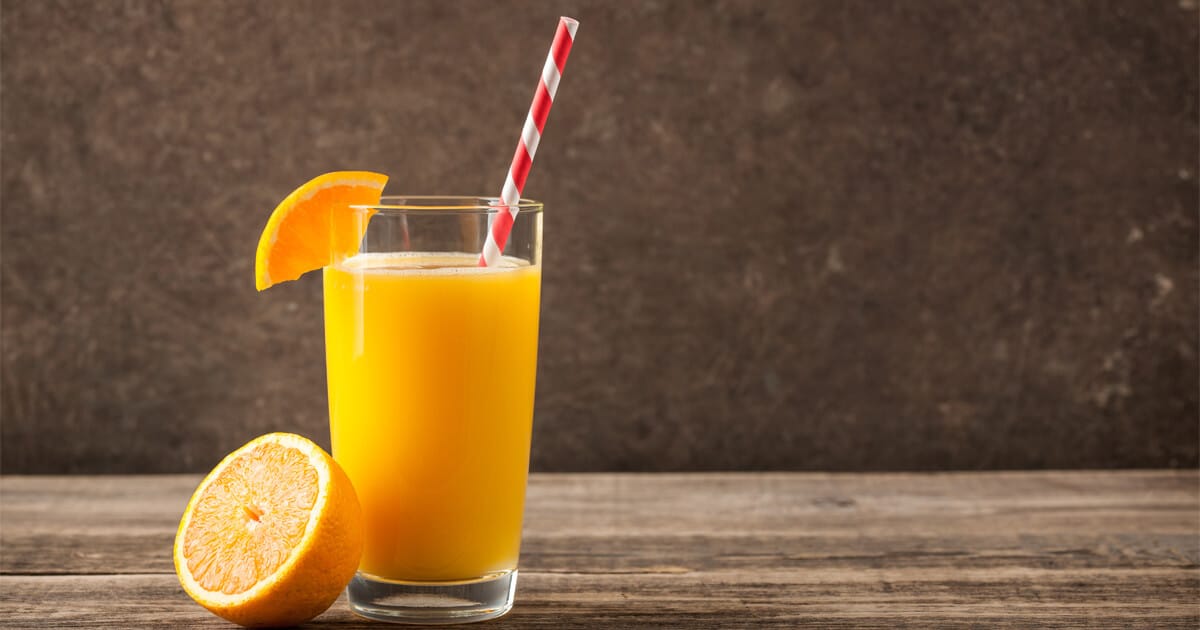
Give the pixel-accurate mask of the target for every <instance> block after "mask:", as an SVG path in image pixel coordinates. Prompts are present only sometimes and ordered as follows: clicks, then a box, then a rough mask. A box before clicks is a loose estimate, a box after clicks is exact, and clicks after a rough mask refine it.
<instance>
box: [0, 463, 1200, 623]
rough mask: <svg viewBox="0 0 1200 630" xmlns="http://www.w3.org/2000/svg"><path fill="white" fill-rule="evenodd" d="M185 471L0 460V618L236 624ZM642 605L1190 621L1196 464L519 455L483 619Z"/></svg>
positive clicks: (732, 611)
mask: <svg viewBox="0 0 1200 630" xmlns="http://www.w3.org/2000/svg"><path fill="white" fill-rule="evenodd" d="M199 480H200V478H199V477H198V476H132V477H14V476H10V477H4V478H0V626H5V627H47V628H76V627H104V628H141V627H145V628H167V627H170V628H192V627H197V628H199V627H204V628H209V627H212V628H217V627H232V626H230V624H227V623H226V622H224V621H222V620H220V619H218V618H216V617H214V616H212V615H210V614H209V613H208V612H207V611H205V610H204V609H202V608H200V607H199V606H198V605H196V604H194V603H193V602H192V601H191V600H190V599H188V596H187V595H186V594H184V592H183V590H182V589H181V588H180V587H179V584H178V582H177V581H176V578H175V573H174V569H173V567H172V561H171V543H172V539H173V537H174V535H175V527H176V525H177V523H178V519H179V516H180V514H181V513H182V511H183V507H184V504H185V503H186V501H187V499H188V497H189V496H190V494H191V492H192V490H193V489H194V488H195V486H196V484H197V483H198V482H199ZM322 626H331V627H338V628H380V627H385V626H382V625H381V624H377V623H373V622H368V621H364V620H360V619H358V618H357V617H355V616H353V615H352V614H351V613H350V611H349V609H348V608H347V606H346V603H345V601H344V598H343V599H342V600H340V601H338V602H337V603H336V604H334V605H333V607H332V608H330V609H329V610H328V611H327V612H326V613H325V614H323V615H321V616H320V617H318V618H317V619H316V620H314V621H312V622H310V623H309V624H308V627H322ZM655 626H666V627H688V628H710V627H712V628H716V627H721V628H727V627H756V628H765V627H779V628H794V627H798V626H811V627H823V628H830V627H833V628H843V627H919V628H935V627H962V626H967V627H974V626H977V627H1030V626H1037V627H1078V628H1098V627H1114V628H1115V627H1121V628H1127V627H1154V628H1196V627H1198V626H1200V475H1198V474H1197V471H1128V472H1005V473H953V474H946V473H942V474H837V475H830V474H799V473H796V474H793V473H762V474H756V473H737V474H724V473H722V474H570V475H561V474H559V475H547V474H538V475H534V476H533V478H532V479H531V481H530V486H529V499H528V508H527V518H526V526H525V539H524V547H523V549H522V553H521V577H520V585H519V587H518V589H517V604H516V607H515V608H514V609H513V611H512V612H511V613H509V614H508V615H507V616H506V617H504V618H502V619H499V620H497V621H492V622H488V623H487V624H486V625H485V626H483V627H491V628H527V627H539V628H543V627H544V628H597V627H612V628H631V627H655Z"/></svg>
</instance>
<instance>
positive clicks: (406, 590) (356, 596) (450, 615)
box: [346, 570, 517, 624]
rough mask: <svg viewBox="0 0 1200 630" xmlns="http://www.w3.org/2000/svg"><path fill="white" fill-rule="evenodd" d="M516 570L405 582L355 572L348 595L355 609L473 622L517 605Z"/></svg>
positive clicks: (412, 619) (394, 617)
mask: <svg viewBox="0 0 1200 630" xmlns="http://www.w3.org/2000/svg"><path fill="white" fill-rule="evenodd" d="M516 592H517V572H516V571H515V570H513V571H505V572H503V573H496V574H494V575H489V576H486V577H482V578H479V579H478V580H468V581H462V582H405V581H401V580H385V579H383V578H380V577H376V576H374V575H368V574H366V573H362V572H359V573H356V574H355V575H354V579H352V580H350V585H349V586H347V587H346V595H347V597H348V598H349V600H350V609H351V610H353V611H354V613H355V614H356V615H359V616H362V617H366V618H367V619H374V620H376V621H390V622H392V623H412V624H450V623H471V622H473V621H486V620H488V619H495V618H496V617H499V616H501V615H503V614H504V613H506V612H508V611H509V610H512V605H513V595H514V594H515V593H516Z"/></svg>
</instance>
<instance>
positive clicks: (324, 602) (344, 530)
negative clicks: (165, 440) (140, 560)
mask: <svg viewBox="0 0 1200 630" xmlns="http://www.w3.org/2000/svg"><path fill="white" fill-rule="evenodd" d="M362 547H363V523H362V510H361V508H360V506H359V503H358V497H357V495H356V494H355V493H354V487H353V486H352V485H351V483H350V478H349V477H347V476H346V473H345V472H344V471H343V470H342V469H341V467H340V466H338V464H337V463H336V462H334V461H333V458H332V457H330V456H329V454H328V453H326V452H325V451H324V450H322V449H321V447H319V446H317V445H316V444H314V443H312V442H311V441H309V440H307V439H305V438H303V437H301V436H299V435H295V434H292V433H271V434H268V435H264V436H262V437H259V438H256V439H254V440H251V441H250V442H249V443H247V444H246V445H245V446H243V447H241V448H239V449H237V450H236V451H234V452H233V453H230V454H229V455H228V456H227V457H225V459H223V460H222V461H221V463H220V464H217V467H216V468H214V469H213V470H212V472H210V473H209V474H208V476H207V477H205V478H204V481H202V482H200V486H199V487H197V488H196V492H195V494H193V495H192V499H191V501H189V502H188V505H187V509H186V510H184V513H183V518H182V519H181V520H180V522H179V531H178V532H177V533H176V535H175V553H174V557H175V573H176V574H177V575H178V576H179V582H180V584H181V585H182V586H183V589H184V590H185V591H187V594H188V595H190V596H191V597H192V599H194V600H196V602H197V603H199V604H200V605H201V606H204V607H205V608H207V609H208V610H209V611H211V612H213V613H214V614H216V615H218V616H220V617H223V618H225V619H228V620H229V621H232V622H234V623H237V624H241V625H243V626H247V627H279V626H289V625H295V624H298V623H303V622H305V621H308V620H309V619H312V618H313V617H316V616H317V615H319V614H321V613H322V612H324V611H325V609H327V608H329V606H330V604H332V603H333V602H334V600H336V599H337V598H338V595H339V594H341V592H342V589H343V588H345V586H346V584H347V583H348V582H349V581H350V578H352V577H353V576H354V572H355V570H357V568H358V561H359V558H360V556H361V554H362Z"/></svg>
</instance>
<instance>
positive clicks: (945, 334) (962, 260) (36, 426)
mask: <svg viewBox="0 0 1200 630" xmlns="http://www.w3.org/2000/svg"><path fill="white" fill-rule="evenodd" d="M560 14H566V15H572V16H574V17H577V18H579V20H580V21H581V23H582V26H581V28H580V31H579V39H578V44H577V46H576V48H575V49H574V52H573V53H572V56H571V62H570V66H569V67H568V70H567V73H566V75H565V78H564V81H563V84H562V88H561V90H560V92H559V94H560V98H559V100H558V102H557V103H556V105H555V108H554V112H553V114H552V115H551V117H550V124H549V126H548V128H547V132H546V135H545V138H544V140H543V142H542V144H541V148H540V150H539V152H538V161H537V164H536V165H535V167H534V170H533V174H532V176H531V177H530V181H529V185H528V187H527V189H526V193H527V194H528V195H529V196H531V197H534V198H538V199H542V200H544V201H545V202H546V203H547V214H546V239H547V241H546V243H547V244H546V270H545V289H544V303H543V325H542V345H541V365H540V372H539V386H538V399H537V420H536V431H535V437H534V452H533V466H534V468H535V469H538V470H699V469H767V468H777V469H832V470H850V469H861V470H874V469H939V468H968V469H973V468H1008V467H1109V466H1196V465H1197V463H1198V457H1197V444H1198V440H1200V438H1198V430H1197V382H1198V378H1200V377H1198V372H1197V327H1198V324H1197V322H1198V319H1200V314H1198V304H1197V299H1198V297H1197V283H1198V278H1197V268H1198V264H1200V259H1198V253H1197V252H1198V243H1197V239H1198V237H1197V206H1198V192H1197V178H1198V177H1200V164H1198V161H1197V146H1198V142H1200V132H1198V120H1197V117H1198V110H1197V93H1198V89H1200V81H1198V70H1197V57H1198V52H1197V31H1198V27H1197V22H1198V20H1197V10H1196V2H1195V0H1143V1H1137V2H1132V1H1124V0H1122V1H1116V2H1100V1H1095V2H1091V1H1089V2H1083V1H1079V2H1066V1H1063V2H961V1H945V2H943V1H933V0H928V1H922V2H892V3H884V2H865V1H863V2H842V1H841V0H838V1H832V0H828V1H796V0H786V1H778V2H671V1H661V2H649V1H647V2H627V3H617V2H552V3H551V2H480V1H471V2H448V3H442V2H385V1H382V0H377V1H341V2H283V1H282V0H280V1H264V2H251V1H249V0H243V1H224V2H214V1H207V0H206V1H183V0H181V1H166V2H154V1H150V0H139V1H127V2H118V1H115V0H114V1H107V2H92V1H71V2H57V1H51V0H24V1H22V0H4V2H3V3H2V4H0V22H2V29H3V30H2V41H0V108H2V112H0V136H2V139H3V147H2V149H3V150H2V155H0V176H2V189H0V193H2V202H3V203H2V216H0V271H2V277H0V280H2V284H0V290H2V294H0V298H2V299H0V332H2V342H3V360H2V361H0V367H2V380H0V386H2V389H0V393H2V405H0V427H2V431H0V438H2V449H0V468H2V470H3V472H5V473H33V472H168V471H201V470H207V469H208V468H209V467H210V466H212V465H213V464H214V463H215V462H216V461H217V460H218V459H219V457H220V456H221V455H222V454H224V453H225V452H226V451H228V450H231V449H233V448H234V447H236V446H238V445H239V444H241V443H242V442H244V441H245V440H247V439H249V438H250V437H253V436H254V435H257V434H260V433H263V432H266V431H271V430H293V431H298V432H300V433H304V434H306V435H309V436H310V437H313V438H315V439H318V440H319V441H321V442H323V443H324V444H326V445H327V444H328V436H327V432H326V428H325V422H326V410H325V394H324V384H325V382H324V371H323V370H324V366H323V361H324V355H323V347H322V343H323V341H322V333H321V308H320V288H321V287H320V279H319V277H318V276H313V277H307V278H304V279H303V280H301V281H299V282H295V283H291V284H289V285H286V286H280V287H278V288H275V289H272V290H271V291H269V292H267V293H264V294H256V293H255V291H254V286H253V277H252V276H253V274H252V268H253V254H254V248H255V244H256V242H257V238H258V234H259V231H260V230H261V228H262V226H263V224H264V223H265V221H266V218H267V215H268V214H269V212H270V210H271V209H272V208H273V207H274V205H275V203H276V202H278V201H279V200H280V199H281V198H282V197H283V196H284V195H286V194H287V193H288V192H289V191H291V190H292V189H293V188H294V187H295V186H297V185H298V184H300V183H301V182H303V181H305V180H307V179H308V178H309V177H312V176H314V175H316V174H318V173H321V172H324V171H329V170H336V169H344V168H363V169H372V170H379V171H383V172H386V173H390V174H391V175H392V184H391V190H393V191H397V192H404V191H408V192H414V191H416V192H451V193H465V194H495V193H496V192H497V190H498V187H499V184H500V183H501V181H502V178H503V176H504V172H505V169H506V168H507V164H508V159H509V158H510V157H511V155H512V147H513V143H514V142H515V137H516V133H517V131H518V130H519V127H520V124H521V122H522V120H523V117H524V115H525V110H526V108H527V107H528V104H529V98H530V96H531V94H532V91H533V86H534V83H533V81H534V79H535V77H536V76H537V72H538V71H539V69H540V67H541V63H542V59H543V56H544V54H545V49H546V46H547V45H548V41H549V38H550V35H551V33H552V32H553V28H554V25H555V22H556V19H557V17H558V16H559V15H560Z"/></svg>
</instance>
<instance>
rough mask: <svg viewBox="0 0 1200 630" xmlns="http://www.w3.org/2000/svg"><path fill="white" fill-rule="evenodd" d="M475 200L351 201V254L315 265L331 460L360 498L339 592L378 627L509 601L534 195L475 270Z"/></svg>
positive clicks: (526, 379) (478, 219)
mask: <svg viewBox="0 0 1200 630" xmlns="http://www.w3.org/2000/svg"><path fill="white" fill-rule="evenodd" d="M495 203H497V200H496V199H494V198H486V197H385V198H383V199H382V200H381V202H380V204H379V205H377V206H372V207H354V208H352V209H351V211H352V212H354V213H355V214H356V216H357V218H358V225H359V229H360V232H363V233H364V234H365V235H364V236H363V238H362V245H361V248H360V251H359V253H358V254H357V255H355V256H352V257H350V258H347V259H345V260H341V261H338V262H336V263H335V264H333V265H330V266H329V267H326V269H325V353H326V368H327V374H328V381H329V424H330V434H331V437H332V442H333V457H334V459H336V460H337V462H338V463H339V464H341V466H342V467H343V468H344V469H345V470H346V473H347V474H348V475H349V476H350V479H351V481H353V482H354V488H355V490H356V491H357V492H358V497H359V501H360V502H361V503H362V507H363V513H364V516H365V523H366V548H365V550H364V552H363V557H362V561H361V563H360V564H359V569H358V574H357V575H356V576H355V577H354V579H353V580H352V581H351V582H350V586H349V587H348V589H347V590H348V595H349V599H350V606H351V608H353V610H354V612H356V613H357V614H359V615H362V616H364V617H369V618H372V619H378V620H383V621H398V622H411V623H462V622H467V621H482V620H484V619H491V618H493V617H498V616H500V615H503V614H504V613H506V612H508V610H509V609H510V608H511V607H512V603H513V594H514V593H515V592H516V584H517V555H518V552H519V550H520V545H521V519H522V514H523V510H524V504H525V481H526V477H527V474H528V470H529V437H530V430H531V427H532V421H533V392H534V377H535V372H536V366H537V336H538V308H539V299H540V293H541V269H542V268H541V243H542V205H541V204H540V203H538V202H534V201H525V200H523V201H522V202H521V205H520V213H519V215H518V216H517V219H516V222H515V223H514V225H513V229H512V233H511V235H510V236H509V240H508V243H507V246H506V247H505V249H504V258H503V262H502V264H499V265H496V266H493V267H488V268H481V267H479V266H477V260H478V258H479V252H480V251H481V250H482V249H483V242H484V239H485V237H486V235H487V229H488V224H489V215H491V214H493V213H495V212H496V211H497V210H496V208H495V207H494V206H493V204H495Z"/></svg>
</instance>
